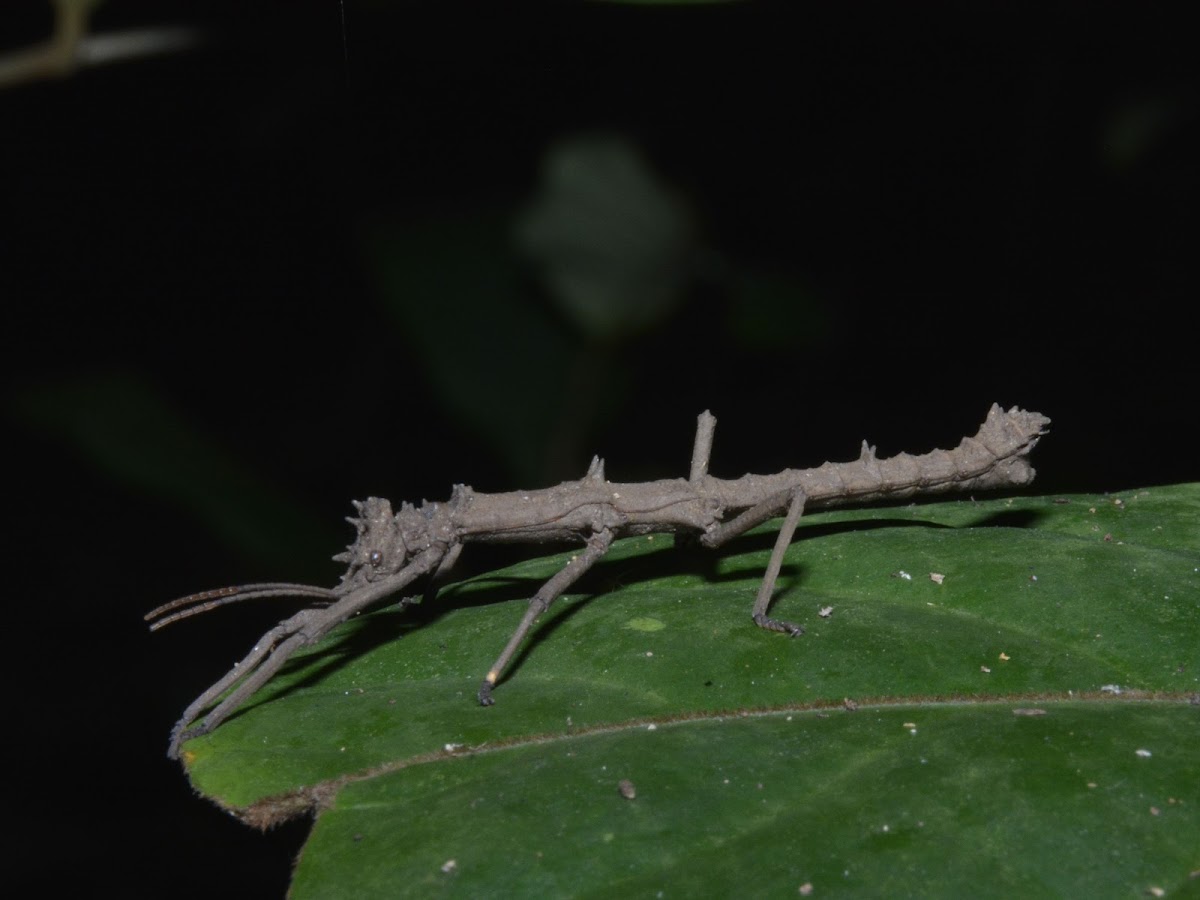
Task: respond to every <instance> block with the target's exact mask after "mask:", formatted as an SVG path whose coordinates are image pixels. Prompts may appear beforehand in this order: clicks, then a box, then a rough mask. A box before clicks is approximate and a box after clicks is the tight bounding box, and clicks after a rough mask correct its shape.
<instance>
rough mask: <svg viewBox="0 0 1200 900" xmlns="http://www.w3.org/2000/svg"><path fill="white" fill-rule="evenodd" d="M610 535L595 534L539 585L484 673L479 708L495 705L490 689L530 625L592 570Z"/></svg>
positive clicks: (604, 532) (599, 532)
mask: <svg viewBox="0 0 1200 900" xmlns="http://www.w3.org/2000/svg"><path fill="white" fill-rule="evenodd" d="M612 542H613V533H612V531H610V530H609V529H607V528H606V529H604V530H603V531H598V532H596V533H595V534H593V535H592V536H591V538H589V539H588V542H587V547H585V548H584V550H583V552H582V553H580V554H579V555H577V556H573V557H571V561H570V562H568V563H567V564H566V565H565V566H563V567H562V568H561V569H560V570H559V571H558V574H556V575H555V576H554V577H553V578H551V579H550V580H549V581H547V582H546V583H545V584H543V585H542V587H541V589H539V590H538V592H537V593H536V594H534V595H533V597H532V598H531V599H530V601H529V608H528V609H527V610H525V616H524V618H522V619H521V624H520V625H518V626H517V630H516V631H514V632H513V635H512V637H510V638H509V639H508V643H507V644H505V645H504V650H502V651H501V653H500V656H499V657H498V658H497V659H496V661H495V662H494V663H492V668H491V669H490V670H488V673H487V677H486V678H484V679H483V684H481V685H480V686H479V703H480V705H481V706H491V705H492V704H493V703H495V702H496V701H495V700H494V699H492V688H493V687H495V686H496V682H497V681H499V680H500V676H501V675H503V674H504V669H505V667H506V666H507V665H508V664H509V662H511V661H512V658H513V656H514V655H515V654H516V652H517V649H518V648H519V647H520V646H521V642H522V641H524V640H525V636H526V635H527V634H529V630H530V629H531V628H532V627H533V623H534V622H535V621H536V620H537V617H538V616H540V615H541V614H542V613H544V612H545V611H546V610H548V609H549V608H550V604H551V603H553V602H554V601H555V600H556V599H558V597H559V596H560V595H561V594H562V592H563V591H565V590H566V589H567V588H568V587H570V586H571V584H572V583H574V582H575V581H576V580H577V579H578V578H579V577H580V576H581V575H583V573H584V572H586V571H587V570H588V569H590V568H591V567H592V566H594V565H595V564H596V563H597V562H599V561H600V559H601V558H603V556H604V554H605V553H607V552H608V548H609V547H611V546H612Z"/></svg>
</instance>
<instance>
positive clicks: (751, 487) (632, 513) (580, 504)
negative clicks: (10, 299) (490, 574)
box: [146, 405, 1050, 757]
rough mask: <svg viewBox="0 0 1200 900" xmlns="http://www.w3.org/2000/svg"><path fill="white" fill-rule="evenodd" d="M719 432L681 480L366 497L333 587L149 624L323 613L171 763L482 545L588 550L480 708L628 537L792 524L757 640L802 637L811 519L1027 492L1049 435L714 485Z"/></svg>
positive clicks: (161, 617) (704, 428)
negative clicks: (334, 634)
mask: <svg viewBox="0 0 1200 900" xmlns="http://www.w3.org/2000/svg"><path fill="white" fill-rule="evenodd" d="M716 422H717V420H716V418H715V417H713V416H712V414H711V413H709V412H707V411H706V412H704V413H701V415H700V417H699V419H698V422H697V428H696V440H695V443H694V446H693V451H692V464H691V469H690V472H689V476H688V478H686V479H683V478H676V479H663V480H660V481H651V482H640V483H632V484H619V483H614V482H610V481H608V480H607V478H606V477H605V474H604V462H603V461H602V460H601V459H600V458H599V457H596V458H595V459H593V460H592V464H591V466H590V467H589V468H588V471H587V474H586V475H584V477H583V478H582V479H580V480H578V481H568V482H564V483H563V484H560V485H558V486H556V487H551V488H546V489H543V490H538V491H512V492H508V493H500V494H481V493H476V492H475V491H474V490H472V489H471V488H469V487H467V486H465V485H461V484H460V485H455V487H454V489H453V491H452V492H451V495H450V499H449V500H448V501H446V502H443V503H430V502H428V501H427V502H425V503H424V504H422V505H421V506H420V507H416V506H413V505H412V504H411V503H405V504H402V505H401V507H400V510H399V511H398V512H393V510H392V506H391V504H390V503H389V502H388V501H387V500H383V499H380V498H378V497H370V498H368V499H367V500H364V501H361V502H360V501H355V502H354V507H355V509H356V510H357V512H358V516H356V517H354V518H351V519H349V520H348V521H349V522H350V523H351V524H353V525H354V527H355V528H356V529H357V532H358V534H357V537H356V539H355V540H354V542H353V543H352V544H351V545H350V546H349V547H348V548H347V550H346V552H345V553H340V554H338V555H337V556H335V557H334V559H337V560H339V561H341V562H345V563H347V565H348V568H347V570H346V573H345V574H344V575H343V576H342V579H341V583H340V584H338V586H337V587H335V588H323V587H315V586H311V585H299V584H287V583H270V584H251V585H244V586H240V587H228V588H218V589H217V590H211V591H203V592H201V593H198V594H191V595H189V596H187V597H181V598H180V599H178V600H174V601H172V602H170V603H167V604H165V605H163V606H160V607H158V608H157V609H154V610H152V611H151V612H149V613H147V615H146V620H147V621H149V622H151V623H152V624H151V626H150V627H151V629H157V628H160V627H162V626H163V625H167V624H170V623H171V622H175V621H178V620H179V619H184V618H187V617H189V616H192V615H197V614H199V613H202V612H206V611H208V610H211V609H214V608H216V607H218V606H223V605H225V604H228V603H234V602H238V601H241V600H249V599H252V598H260V597H278V596H294V597H303V598H307V599H313V600H316V601H319V603H318V605H315V606H311V607H308V608H305V609H302V610H300V611H299V612H297V613H295V614H294V615H292V616H291V617H289V618H287V619H285V620H284V621H282V622H280V623H279V624H278V625H276V626H275V627H274V628H272V629H271V630H270V631H268V632H267V633H266V634H264V635H263V636H262V637H261V638H260V639H259V641H258V643H257V644H255V645H254V648H253V649H252V650H251V651H250V652H249V653H248V654H247V655H246V657H245V659H243V660H242V661H241V662H239V663H238V664H237V665H235V666H234V667H233V668H232V669H230V670H229V672H227V673H226V674H225V675H224V676H223V677H222V678H221V679H219V680H218V681H217V682H216V683H215V684H213V685H212V686H211V687H209V688H208V690H206V691H205V692H204V693H203V694H201V695H200V696H199V697H197V698H196V700H195V701H194V702H193V703H192V704H191V705H190V706H189V707H188V708H187V709H186V710H185V711H184V713H183V716H182V717H181V718H180V720H179V722H178V723H177V724H176V725H175V728H174V729H173V730H172V732H171V743H170V747H169V750H168V755H170V756H172V757H177V756H178V755H179V749H180V746H181V745H182V743H183V741H185V740H187V739H189V738H192V737H196V736H199V735H202V734H207V733H208V732H210V731H212V730H213V729H215V728H216V727H217V726H218V725H220V724H221V722H223V721H225V719H227V718H229V716H230V714H231V713H233V712H234V710H236V709H237V708H238V706H240V705H241V704H242V703H243V702H244V701H245V700H246V699H248V698H249V697H250V696H251V695H252V694H254V693H255V692H256V691H257V690H258V689H259V688H261V687H262V686H263V685H264V684H266V683H267V681H269V680H270V679H271V677H272V676H273V675H274V674H275V673H276V672H277V671H278V670H279V668H280V667H281V666H282V665H283V664H284V663H285V662H286V661H287V660H288V658H289V657H291V655H292V654H293V653H295V652H296V651H297V650H298V649H300V648H301V647H304V646H306V645H309V644H313V643H315V642H316V641H318V640H320V639H321V638H322V637H324V636H325V635H326V634H328V633H329V631H330V630H332V629H333V628H334V627H335V626H337V625H339V624H340V623H342V622H344V621H346V620H347V619H349V618H350V617H351V616H353V615H355V614H356V613H359V612H361V611H363V610H365V609H367V608H369V607H370V606H372V605H374V604H375V603H377V602H378V601H380V600H382V599H383V598H385V597H388V596H390V595H392V594H395V593H397V592H398V591H401V590H403V589H404V588H407V587H408V586H409V585H410V584H412V583H413V582H415V581H417V580H418V579H420V578H422V577H425V576H429V583H428V587H427V589H426V592H425V596H426V598H430V597H432V595H433V594H434V593H435V592H436V589H437V586H438V585H440V584H441V583H443V582H444V581H445V580H446V578H447V577H448V576H449V575H450V572H451V570H452V569H453V567H454V564H455V562H456V561H457V560H458V557H459V553H460V552H461V551H462V548H463V546H464V545H465V544H469V543H474V542H506V543H517V542H520V543H550V542H573V543H582V544H583V545H584V549H583V550H582V551H581V552H580V553H578V554H576V555H575V556H573V557H572V558H571V560H570V561H569V562H568V563H567V564H566V565H565V566H564V567H563V568H562V569H561V570H560V571H559V572H558V573H557V574H555V575H554V576H553V577H552V578H550V580H549V581H547V582H546V583H545V584H544V585H542V587H541V588H540V589H539V590H538V592H537V593H536V594H534V595H533V597H532V598H531V599H530V601H529V607H528V609H527V610H526V612H525V615H524V617H523V618H522V619H521V622H520V624H519V625H518V626H517V628H516V630H515V631H514V632H513V634H512V637H511V638H509V640H508V643H507V644H506V645H505V646H504V649H503V650H502V651H501V653H500V656H499V657H498V658H497V659H496V661H495V662H494V663H493V664H492V666H491V668H490V669H489V670H488V673H487V675H486V677H485V678H484V679H483V682H482V684H481V685H480V688H479V694H478V698H479V702H480V704H482V705H484V706H490V705H491V704H492V703H493V702H494V700H493V697H492V692H493V689H494V688H495V686H496V684H497V683H498V682H499V681H500V679H501V677H502V676H503V674H504V670H505V668H506V667H507V666H508V664H509V662H510V661H511V660H512V658H513V656H514V655H515V654H516V652H517V650H518V648H519V647H520V646H521V644H522V642H523V641H524V640H525V637H526V636H527V635H528V633H529V631H530V630H531V629H532V628H533V625H534V623H535V621H536V620H537V618H538V616H540V615H541V614H542V613H544V612H545V611H546V610H547V609H549V608H550V605H551V604H552V603H553V602H554V601H555V600H556V599H557V598H558V597H559V596H561V595H562V594H563V592H565V591H566V590H567V588H569V587H570V586H571V585H572V584H573V583H574V582H575V581H576V580H577V579H578V578H579V577H580V576H581V575H583V574H584V572H586V571H587V570H588V569H590V568H591V567H592V566H594V565H595V564H596V563H597V562H599V560H601V559H602V558H603V557H604V555H605V554H606V553H607V552H608V549H609V548H610V547H611V546H612V543H613V541H614V540H616V539H617V538H620V537H626V536H629V535H640V534H650V533H655V532H667V533H673V534H679V535H686V536H690V538H691V539H692V540H693V541H694V542H697V543H699V544H701V545H703V546H705V547H710V548H715V547H719V546H721V545H722V544H724V543H725V542H727V541H729V540H730V539H732V538H734V537H737V536H738V535H740V534H743V533H744V532H746V531H748V530H749V529H751V528H753V527H755V526H756V525H759V524H761V523H763V522H765V521H767V520H768V519H771V518H774V517H776V516H778V515H781V514H786V516H785V518H784V522H783V525H782V527H781V528H780V530H779V534H778V537H777V539H776V541H775V547H774V549H773V551H772V553H771V558H770V561H769V562H768V564H767V570H766V572H765V574H764V576H763V580H762V584H761V585H760V587H759V590H758V595H757V597H756V598H755V601H754V607H753V609H752V612H751V615H752V618H753V620H754V622H755V624H757V625H758V626H760V627H762V628H766V629H769V630H772V631H779V632H783V633H784V634H789V635H792V636H795V635H799V634H803V633H804V629H803V628H802V627H801V626H800V625H797V624H795V623H792V622H787V621H783V620H779V619H772V618H770V617H769V616H768V615H767V608H768V607H769V605H770V602H771V595H772V592H773V590H774V587H775V580H776V578H778V576H779V569H780V565H781V564H782V562H783V555H784V552H785V551H786V550H787V547H788V545H789V544H790V543H791V540H792V535H793V533H794V532H795V529H796V523H797V522H798V521H799V519H800V516H801V515H802V514H803V513H804V510H805V509H814V508H819V507H826V506H836V505H841V504H846V503H869V502H872V501H877V500H898V499H902V498H904V497H909V496H912V495H914V494H932V493H941V492H945V491H952V490H969V491H977V490H986V489H993V488H1008V487H1020V486H1023V485H1026V484H1029V483H1030V482H1031V481H1033V477H1034V469H1033V467H1032V466H1031V465H1030V464H1029V461H1028V459H1027V458H1026V457H1027V456H1028V455H1029V452H1030V451H1031V450H1032V449H1033V448H1034V446H1035V445H1036V444H1037V442H1038V439H1039V438H1040V437H1041V436H1042V435H1044V434H1045V433H1046V431H1047V428H1048V426H1049V424H1050V420H1049V419H1048V418H1047V417H1046V416H1043V415H1041V414H1040V413H1035V412H1026V411H1025V410H1021V409H1018V408H1017V407H1015V406H1014V407H1013V408H1012V409H1010V410H1008V411H1007V412H1005V411H1004V410H1002V409H1001V408H1000V406H998V405H993V406H992V408H991V410H989V412H988V415H987V419H986V420H985V421H984V423H983V425H982V426H981V427H980V429H979V431H978V433H977V434H975V435H974V436H973V437H967V438H963V440H962V441H961V442H960V443H959V445H958V446H957V447H955V448H954V449H953V450H934V451H932V452H931V453H926V454H923V455H920V456H912V455H908V454H900V455H899V456H894V457H892V458H890V459H879V458H878V457H877V456H876V455H875V448H874V447H870V446H868V445H867V443H866V441H864V442H863V446H862V453H861V455H860V456H859V458H858V459H857V460H854V461H852V462H845V463H825V464H824V465H821V466H818V467H817V468H815V469H785V470H784V471H782V472H779V473H777V474H774V475H745V476H743V477H741V478H736V479H720V478H714V477H712V476H711V475H709V474H708V460H709V454H710V452H711V449H712V439H713V433H714V430H715V428H716ZM410 600H411V598H410V599H407V600H405V601H403V603H408V602H410ZM231 689H232V690H231ZM227 691H229V693H228V695H225V694H226V692H227ZM223 695H225V696H223ZM218 701H219V702H218ZM213 704H215V706H213ZM210 707H212V709H211V710H209V708H210ZM205 710H209V712H208V714H207V715H206V716H205V717H204V719H203V721H201V722H200V723H199V724H197V725H195V726H192V727H190V728H189V727H188V726H190V725H191V724H192V722H194V721H195V720H196V719H197V718H198V717H199V716H200V715H201V714H202V713H203V712H204V711H205Z"/></svg>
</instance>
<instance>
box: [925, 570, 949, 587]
mask: <svg viewBox="0 0 1200 900" xmlns="http://www.w3.org/2000/svg"><path fill="white" fill-rule="evenodd" d="M929 580H930V581H932V582H933V583H934V584H941V583H942V582H943V581H945V580H946V576H945V575H943V574H942V573H941V572H930V573H929Z"/></svg>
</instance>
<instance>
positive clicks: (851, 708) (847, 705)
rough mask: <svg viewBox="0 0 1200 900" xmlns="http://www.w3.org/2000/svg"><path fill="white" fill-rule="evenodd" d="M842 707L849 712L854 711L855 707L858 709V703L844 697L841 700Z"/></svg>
mask: <svg viewBox="0 0 1200 900" xmlns="http://www.w3.org/2000/svg"><path fill="white" fill-rule="evenodd" d="M842 707H843V708H844V709H847V710H849V711H850V712H854V711H855V710H856V709H858V704H857V703H855V702H854V701H853V700H851V699H850V698H849V697H846V698H845V699H844V700H842Z"/></svg>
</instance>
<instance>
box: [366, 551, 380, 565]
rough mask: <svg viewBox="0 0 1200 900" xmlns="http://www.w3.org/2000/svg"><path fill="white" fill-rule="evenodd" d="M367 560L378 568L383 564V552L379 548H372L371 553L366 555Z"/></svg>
mask: <svg viewBox="0 0 1200 900" xmlns="http://www.w3.org/2000/svg"><path fill="white" fill-rule="evenodd" d="M367 562H369V563H370V564H371V565H372V566H374V567H375V568H377V569H378V568H379V567H380V566H381V565H383V552H382V551H380V550H372V551H371V555H370V556H368V557H367Z"/></svg>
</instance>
